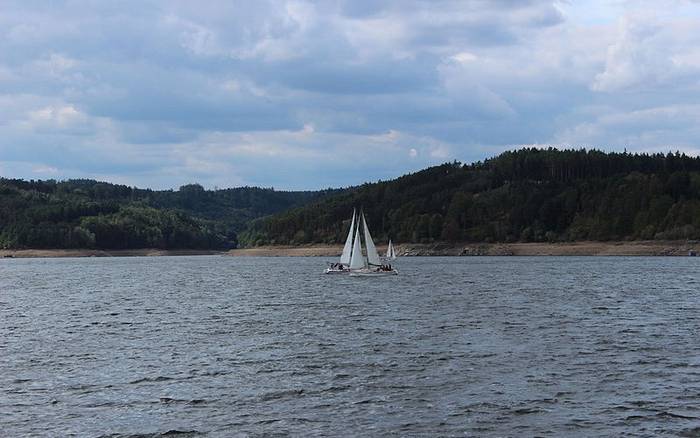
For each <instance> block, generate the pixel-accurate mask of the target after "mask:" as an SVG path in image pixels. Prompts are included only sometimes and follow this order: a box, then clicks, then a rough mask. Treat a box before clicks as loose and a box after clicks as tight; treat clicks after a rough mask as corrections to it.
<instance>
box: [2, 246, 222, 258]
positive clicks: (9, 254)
mask: <svg viewBox="0 0 700 438" xmlns="http://www.w3.org/2000/svg"><path fill="white" fill-rule="evenodd" d="M225 252H226V251H210V250H199V249H174V250H166V249H156V248H141V249H104V250H103V249H0V258H18V259H23V258H64V257H161V256H188V255H216V254H224V253H225Z"/></svg>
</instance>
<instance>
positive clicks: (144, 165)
mask: <svg viewBox="0 0 700 438" xmlns="http://www.w3.org/2000/svg"><path fill="white" fill-rule="evenodd" d="M134 11H138V13H134ZM699 25H700V4H698V3H697V2H690V1H685V0H664V1H641V2H632V1H628V0H621V1H618V2H606V1H603V0H592V1H591V2H586V6H585V7H583V6H582V5H581V3H579V2H571V1H564V0H559V1H547V0H524V1H514V0H435V1H433V2H425V1H422V0H381V1H376V0H352V1H351V0H337V1H333V2H312V1H306V0H283V1H272V0H263V1H257V0H256V1H254V0H241V1H237V2H229V1H224V0H214V1H211V2H207V3H206V4H195V3H193V2H189V1H184V0H176V1H171V2H165V1H159V0H153V1H148V2H137V1H135V0H127V1H125V2H120V3H119V4H118V5H117V4H111V3H107V2H87V3H80V4H79V3H76V2H57V3H52V4H51V5H48V6H46V5H44V6H42V7H40V6H39V5H37V4H35V3H32V2H24V1H19V0H17V1H12V0H9V1H6V2H4V3H3V14H1V15H0V55H1V56H0V161H1V162H2V163H3V165H2V168H1V169H0V170H1V171H2V172H3V173H4V174H6V175H12V176H25V177H28V178H31V177H34V178H36V177H47V176H49V175H51V176H53V177H56V178H67V177H96V178H102V179H113V180H115V181H119V182H125V183H133V184H139V185H143V186H150V187H177V186H178V185H180V184H183V183H187V182H192V181H200V182H202V183H203V184H209V185H218V186H220V187H223V186H227V185H238V184H260V185H264V186H269V185H275V186H276V187H280V188H284V187H287V188H292V187H294V188H317V187H327V186H338V185H350V184H356V183H360V182H362V181H366V180H375V179H378V178H388V177H391V176H397V175H400V174H402V173H405V172H407V171H412V170H416V169H418V168H420V167H422V166H427V165H431V164H435V163H439V162H441V161H450V160H453V159H459V160H463V161H472V160H481V159H483V158H485V157H486V156H489V155H493V154H495V153H498V152H500V151H502V150H504V149H506V148H509V147H513V145H518V144H553V145H556V144H561V145H568V144H573V145H581V144H585V145H589V146H600V147H603V146H604V147H607V148H610V149H616V148H617V149H621V148H624V147H627V148H628V149H635V148H636V149H639V150H648V149H649V150H653V149H654V148H656V149H658V150H662V149H664V148H667V147H669V146H670V145H678V147H683V148H685V149H684V150H695V149H696V148H698V145H697V141H698V140H697V139H698V138H700V136H698V132H697V128H696V126H699V124H698V110H697V107H696V105H697V103H696V102H697V101H698V98H699V97H700V95H699V93H700V49H698V47H700V44H699V43H700V41H698V40H699V39H700V34H698V33H697V32H696V31H695V30H696V29H697V28H698V26H699ZM13 163H14V164H13ZM39 175H43V176H39Z"/></svg>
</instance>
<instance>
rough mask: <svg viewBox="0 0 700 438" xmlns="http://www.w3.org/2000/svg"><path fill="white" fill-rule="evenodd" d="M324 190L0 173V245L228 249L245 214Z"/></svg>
mask: <svg viewBox="0 0 700 438" xmlns="http://www.w3.org/2000/svg"><path fill="white" fill-rule="evenodd" d="M329 193H333V192H332V191H324V192H279V191H275V190H273V189H261V188H255V187H241V188H236V189H227V190H216V191H207V190H204V188H203V187H202V186H200V185H198V184H190V185H186V186H182V187H181V188H180V190H178V191H172V190H167V191H153V190H141V189H137V188H132V187H127V186H124V185H116V184H109V183H103V182H97V181H92V180H69V181H63V182H56V181H53V180H48V181H23V180H16V179H0V248H102V249H116V248H146V247H150V248H163V249H171V248H202V249H206V248H222V249H223V248H231V247H235V246H236V245H237V232H238V231H239V230H241V229H242V228H243V227H244V226H245V224H246V223H247V222H248V221H250V220H251V219H254V218H257V217H261V216H264V215H269V214H272V213H275V212H279V211H282V210H285V209H288V208H290V207H293V206H297V205H301V204H302V203H304V202H307V201H308V200H311V199H317V198H319V197H322V196H325V195H327V194H329Z"/></svg>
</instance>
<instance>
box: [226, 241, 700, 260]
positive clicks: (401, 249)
mask: <svg viewBox="0 0 700 438" xmlns="http://www.w3.org/2000/svg"><path fill="white" fill-rule="evenodd" d="M395 248H396V252H397V254H398V255H400V256H548V255H551V256H687V255H689V254H690V253H691V252H693V253H698V252H700V244H698V243H697V242H688V241H685V240H683V241H668V240H664V241H662V240H645V241H634V242H567V243H459V244H450V243H435V244H423V243H410V244H397V245H395ZM377 249H378V250H379V251H380V253H384V252H385V251H386V247H385V246H379V247H377ZM342 251H343V246H342V245H301V246H261V247H255V248H241V249H234V250H231V251H228V252H227V255H230V256H258V257H280V256H306V257H308V256H318V257H336V256H340V253H341V252H342Z"/></svg>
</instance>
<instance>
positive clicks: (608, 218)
mask: <svg viewBox="0 0 700 438" xmlns="http://www.w3.org/2000/svg"><path fill="white" fill-rule="evenodd" d="M355 207H357V208H360V207H362V208H364V211H365V213H366V214H367V220H368V222H369V223H370V226H371V228H372V232H373V234H374V237H375V238H377V239H378V240H382V241H385V240H387V239H388V238H389V237H391V238H392V239H394V241H397V242H433V241H474V242H513V241H522V242H533V241H534V242H544V241H550V242H555V241H571V240H585V239H589V240H626V239H698V238H700V159H699V158H694V157H688V156H686V155H684V154H680V153H678V152H676V153H675V154H671V153H669V154H666V155H663V154H655V155H647V154H628V153H626V152H625V153H604V152H601V151H597V150H590V151H587V150H563V151H560V150H555V149H551V148H550V149H546V150H542V149H521V150H518V151H511V152H505V153H503V154H501V155H499V156H498V157H495V158H493V159H490V160H486V161H485V162H480V163H475V164H472V165H462V164H460V163H457V162H453V163H446V164H443V165H441V166H436V167H431V168H428V169H425V170H423V171H420V172H417V173H414V174H410V175H406V176H403V177H401V178H398V179H396V180H393V181H388V182H379V183H376V184H364V185H362V186H359V187H355V188H352V189H350V190H348V191H347V192H343V193H340V194H337V195H336V196H330V197H326V198H324V199H321V200H318V201H316V202H313V203H310V204H309V205H307V206H303V207H300V208H296V209H292V210H289V211H286V212H283V213H280V214H277V215H274V216H271V217H266V218H262V219H259V220H255V221H252V222H251V224H250V226H249V227H248V229H247V230H246V231H245V232H243V233H241V235H240V237H241V241H242V242H243V243H244V244H246V245H261V244H273V243H276V244H297V243H310V242H338V243H341V242H343V240H344V238H345V233H346V232H347V227H348V226H349V223H348V221H347V219H348V216H350V212H351V211H352V209H353V208H355Z"/></svg>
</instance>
